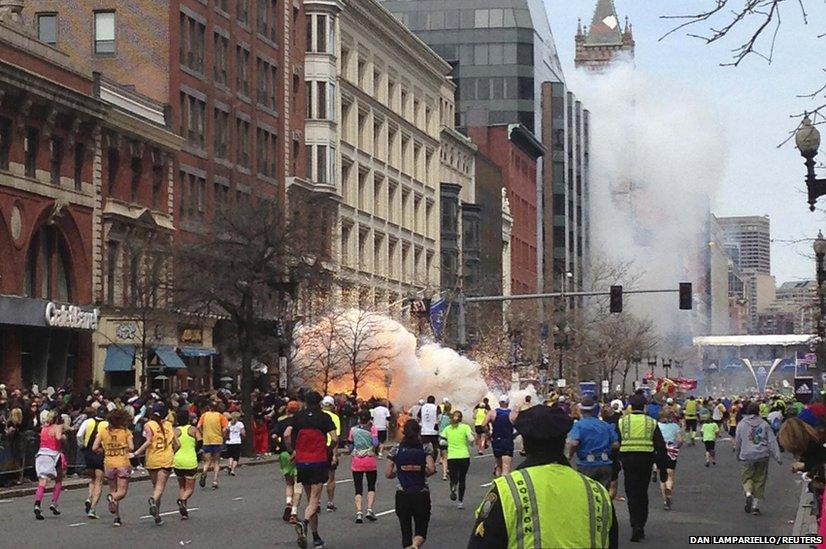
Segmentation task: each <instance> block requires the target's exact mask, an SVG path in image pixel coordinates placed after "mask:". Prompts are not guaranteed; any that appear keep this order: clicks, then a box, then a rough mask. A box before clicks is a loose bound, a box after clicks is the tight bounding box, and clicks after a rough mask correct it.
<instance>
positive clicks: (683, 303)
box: [680, 282, 693, 311]
mask: <svg viewBox="0 0 826 549" xmlns="http://www.w3.org/2000/svg"><path fill="white" fill-rule="evenodd" d="M692 302H693V299H692V297H691V282H680V310H682V311H690V310H691V306H692Z"/></svg>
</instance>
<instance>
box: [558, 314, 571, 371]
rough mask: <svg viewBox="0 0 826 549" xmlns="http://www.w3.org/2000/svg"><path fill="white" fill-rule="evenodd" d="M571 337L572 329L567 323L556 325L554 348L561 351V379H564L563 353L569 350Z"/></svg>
mask: <svg viewBox="0 0 826 549" xmlns="http://www.w3.org/2000/svg"><path fill="white" fill-rule="evenodd" d="M570 335H571V327H570V326H568V324H567V323H560V324H555V325H554V347H556V349H557V350H558V351H559V378H558V379H562V377H563V372H562V352H563V349H567V348H568V343H569V340H568V338H569V336H570Z"/></svg>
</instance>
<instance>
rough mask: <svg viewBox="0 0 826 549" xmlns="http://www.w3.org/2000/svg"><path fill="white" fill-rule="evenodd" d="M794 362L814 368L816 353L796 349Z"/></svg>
mask: <svg viewBox="0 0 826 549" xmlns="http://www.w3.org/2000/svg"><path fill="white" fill-rule="evenodd" d="M795 364H797V365H798V366H805V367H806V368H815V367H816V366H817V354H815V353H808V352H806V351H797V352H796V353H795Z"/></svg>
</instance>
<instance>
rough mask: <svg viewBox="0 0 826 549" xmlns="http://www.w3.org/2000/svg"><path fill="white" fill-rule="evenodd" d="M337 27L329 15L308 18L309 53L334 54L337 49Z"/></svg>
mask: <svg viewBox="0 0 826 549" xmlns="http://www.w3.org/2000/svg"><path fill="white" fill-rule="evenodd" d="M334 33H335V26H334V24H333V22H332V20H331V19H330V17H328V16H327V15H324V14H313V15H308V16H307V51H308V52H312V53H333V48H334V47H335V34H334Z"/></svg>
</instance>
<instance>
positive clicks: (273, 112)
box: [256, 103, 278, 118]
mask: <svg viewBox="0 0 826 549" xmlns="http://www.w3.org/2000/svg"><path fill="white" fill-rule="evenodd" d="M256 106H257V107H258V110H259V111H261V112H265V113H267V114H269V115H270V116H272V117H273V118H278V111H277V110H275V109H272V108H270V107H267V106H266V105H262V104H261V103H256Z"/></svg>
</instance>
